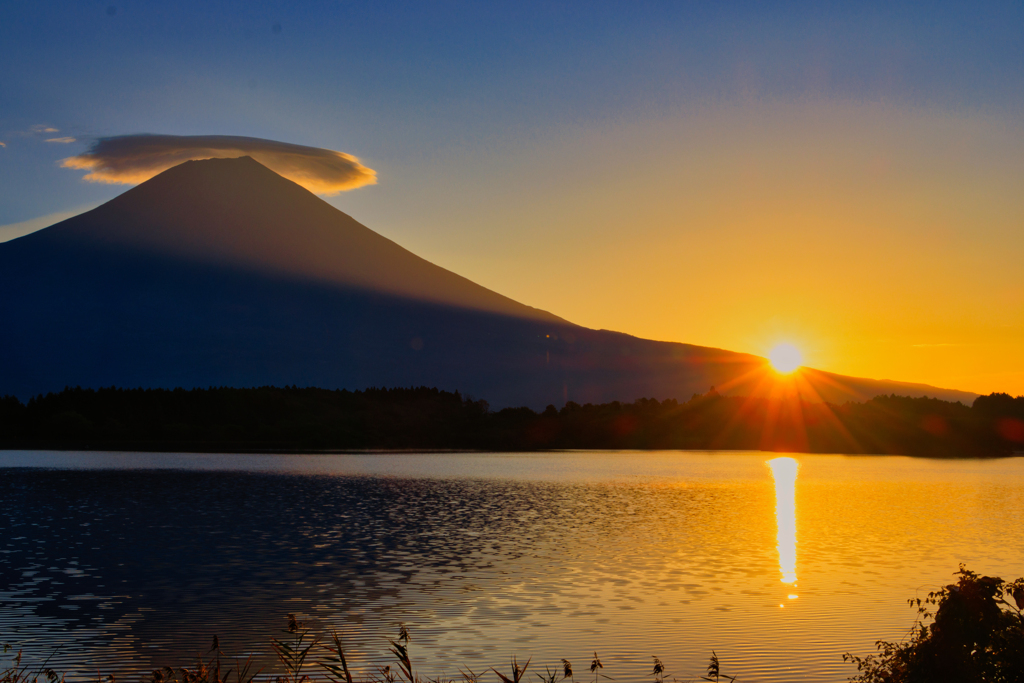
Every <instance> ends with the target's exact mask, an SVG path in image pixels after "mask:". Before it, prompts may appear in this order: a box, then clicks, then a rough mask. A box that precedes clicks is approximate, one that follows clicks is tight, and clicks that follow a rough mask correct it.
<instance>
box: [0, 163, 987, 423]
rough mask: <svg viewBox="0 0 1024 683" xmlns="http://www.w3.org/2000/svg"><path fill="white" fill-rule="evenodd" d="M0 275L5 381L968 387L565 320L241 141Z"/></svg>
mask: <svg viewBox="0 0 1024 683" xmlns="http://www.w3.org/2000/svg"><path fill="white" fill-rule="evenodd" d="M0 288H2V291H3V292H5V295H4V296H3V297H2V298H0V320H3V321H5V322H6V328H5V330H4V332H3V334H2V335H0V358H2V359H3V360H2V362H0V394H4V393H13V394H15V395H17V396H19V397H22V398H27V397H29V396H31V395H34V394H36V393H40V392H45V391H52V390H57V389H60V388H63V387H64V386H65V385H71V386H75V385H81V386H92V387H97V386H110V385H118V386H131V387H135V386H147V387H176V386H182V387H195V386H201V387H205V386H211V385H218V386H219V385H226V386H258V385H265V384H275V385H291V384H297V385H315V386H321V387H325V388H341V387H346V388H364V387H367V386H409V385H420V384H424V385H429V386H437V387H439V388H444V389H459V390H462V391H464V392H467V393H470V394H472V395H475V396H477V397H482V398H486V399H488V400H489V401H491V402H492V403H493V404H494V405H495V406H499V407H500V406H508V405H530V406H532V407H539V408H542V407H543V406H544V405H546V404H548V403H555V404H562V403H564V402H565V401H567V400H572V401H576V402H579V403H585V402H605V401H612V400H623V401H629V400H633V399H635V398H639V397H645V396H648V397H656V398H659V399H664V398H679V399H686V398H689V397H690V396H691V395H692V394H694V393H703V392H705V391H707V390H708V388H709V387H710V386H712V385H714V386H716V387H719V389H720V390H721V391H727V392H729V393H733V394H740V393H746V394H766V393H771V392H777V391H780V390H787V391H797V392H799V393H801V394H803V395H805V396H807V397H810V398H821V399H825V400H829V401H833V402H842V401H845V400H863V399H865V398H869V397H871V396H874V395H876V394H878V393H894V392H895V393H901V394H906V395H923V394H927V395H931V396H937V397H941V398H946V399H948V400H964V401H970V400H972V399H973V398H974V395H973V394H968V393H966V392H956V391H948V390H939V389H934V388H931V387H917V386H916V385H914V386H913V387H911V386H910V385H901V384H898V383H891V382H878V381H875V380H861V379H857V378H844V377H840V376H837V375H830V374H828V373H821V372H818V371H809V370H808V371H805V372H803V373H802V374H801V378H802V379H801V380H800V381H799V382H797V383H796V384H792V383H791V384H792V386H791V385H787V384H786V383H785V382H783V383H781V384H780V383H779V382H778V381H776V378H775V375H774V373H772V372H771V370H769V369H768V368H767V366H766V362H765V360H764V359H762V358H759V357H757V356H751V355H747V354H738V353H732V352H729V351H723V350H720V349H711V348H706V347H699V346H692V345H688V344H675V343H665V342H655V341H649V340H643V339H637V338H635V337H631V336H629V335H625V334H620V333H615V332H608V331H603V330H590V329H587V328H583V327H580V326H577V325H573V324H571V323H569V322H567V321H565V320H562V319H561V318H559V317H557V316H555V315H553V314H551V313H548V312H545V311H541V310H538V309H535V308H531V307H529V306H525V305H523V304H520V303H518V302H515V301H513V300H511V299H509V298H507V297H504V296H502V295H500V294H497V293H495V292H492V291H490V290H488V289H486V288H484V287H480V286H479V285H476V284H475V283H473V282H470V281H469V280H467V279H465V278H463V277H461V276H459V275H456V274H454V273H451V272H450V271H447V270H444V269H443V268H439V267H438V266H435V265H433V264H431V263H429V262H427V261H425V260H423V259H421V258H419V257H418V256H415V255H414V254H412V253H410V252H408V251H407V250H405V249H403V248H402V247H400V246H398V245H397V244H395V243H393V242H391V241H390V240H387V239H385V238H384V237H381V236H380V235H377V234H376V233H374V232H373V231H371V230H369V229H368V228H366V227H364V226H362V225H360V224H359V223H358V222H356V221H354V220H353V219H352V218H350V217H349V216H347V215H345V214H344V213H342V212H340V211H338V210H337V209H334V208H333V207H331V206H330V205H329V204H327V203H326V202H323V201H322V200H320V199H318V198H317V197H315V196H314V195H312V194H310V193H309V192H307V191H306V190H304V189H303V188H301V187H299V186H298V185H296V184H294V183H292V182H290V181H288V180H285V179H284V178H281V177H280V176H278V175H277V174H275V173H273V172H272V171H270V170H269V169H266V168H265V167H263V166H261V165H260V164H258V163H257V162H255V161H253V160H252V159H249V158H247V157H243V158H239V159H210V160H206V161H191V162H187V163H184V164H182V165H180V166H177V167H175V168H172V169H170V170H168V171H165V172H164V173H162V174H160V175H158V176H156V177H155V178H153V179H151V180H149V181H147V182H145V183H143V184H141V185H139V186H138V187H136V188H133V189H131V190H129V191H127V192H125V193H124V194H123V195H121V196H119V197H117V198H115V199H113V200H111V201H110V202H108V203H106V204H104V205H103V206H101V207H99V208H97V209H95V210H93V211H90V212H88V213H85V214H82V215H80V216H76V217H75V218H72V219H69V220H66V221H63V222H61V223H58V224H56V225H54V226H52V227H50V228H47V229H45V230H42V231H39V232H37V233H33V234H31V235H28V236H26V237H22V238H19V239H16V240H13V241H11V242H7V243H4V244H0ZM780 387H781V388H780ZM787 387H788V388H787Z"/></svg>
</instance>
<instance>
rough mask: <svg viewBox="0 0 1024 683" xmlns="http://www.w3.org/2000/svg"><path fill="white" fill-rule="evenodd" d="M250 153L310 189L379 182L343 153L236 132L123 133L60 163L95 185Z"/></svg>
mask: <svg viewBox="0 0 1024 683" xmlns="http://www.w3.org/2000/svg"><path fill="white" fill-rule="evenodd" d="M241 156H250V157H252V158H253V159H255V160H256V161H258V162H260V163H261V164H263V165H264V166H266V167H267V168H269V169H271V170H272V171H274V172H275V173H278V174H280V175H282V176H284V177H285V178H288V179H289V180H291V181H293V182H296V183H298V184H299V185H302V186H303V187H304V188H306V189H307V190H309V191H310V192H314V193H316V194H320V195H333V194H337V193H339V192H344V191H346V190H354V189H355V188H357V187H362V186H363V185H373V184H375V183H376V182H377V173H376V172H375V171H374V170H373V169H370V168H367V167H365V166H363V165H362V164H360V163H359V160H358V159H356V158H355V157H354V156H351V155H349V154H344V153H343V152H335V151H333V150H330V149H320V148H318V147H305V146H303V145H292V144H289V143H287V142H276V141H274V140H263V139H260V138H247V137H240V136H236V135H121V136H118V137H111V138H100V139H99V140H97V141H96V142H95V143H93V145H92V147H91V148H90V149H89V151H87V152H85V153H84V154H79V155H78V156H73V157H69V158H67V159H64V160H63V161H62V162H61V166H63V167H64V168H75V169H80V170H83V171H89V173H88V175H86V176H85V180H88V181H90V182H94V183H120V184H125V185H134V184H137V183H141V182H145V181H147V180H149V179H150V178H152V177H153V176H155V175H156V174H158V173H161V172H163V171H166V170H167V169H169V168H171V167H172V166H177V165H178V164H181V163H184V162H186V161H192V160H198V159H220V158H233V157H241Z"/></svg>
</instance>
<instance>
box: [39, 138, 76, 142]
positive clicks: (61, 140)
mask: <svg viewBox="0 0 1024 683" xmlns="http://www.w3.org/2000/svg"><path fill="white" fill-rule="evenodd" d="M46 141H47V142H74V141H75V139H74V138H70V137H68V138H48V139H47V140H46Z"/></svg>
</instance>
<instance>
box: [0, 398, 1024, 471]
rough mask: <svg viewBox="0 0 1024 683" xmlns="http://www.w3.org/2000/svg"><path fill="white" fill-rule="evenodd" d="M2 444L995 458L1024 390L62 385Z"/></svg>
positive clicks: (7, 408) (5, 412) (1019, 412)
mask: <svg viewBox="0 0 1024 683" xmlns="http://www.w3.org/2000/svg"><path fill="white" fill-rule="evenodd" d="M0 448H6V449H44V448H53V449H75V450H79V449H81V450H152V451H171V450H173V451H210V452H230V451H321V450H326V451H330V450H339V451H344V450H377V449H381V450H403V449H409V450H413V449H416V450H435V449H436V450H459V449H466V450H485V451H531V450H548V449H626V450H628V449H637V450H647V449H701V450H704V449H712V450H714V449H723V450H725V449H744V450H757V449H760V450H770V451H789V452H805V453H851V454H896V455H915V456H926V457H941V458H955V457H991V456H1003V455H1010V454H1012V453H1014V452H1018V451H1021V450H1024V396H1019V397H1016V398H1014V397H1012V396H1009V395H1007V394H998V393H996V394H991V395H989V396H981V397H979V398H977V399H976V400H975V401H974V403H973V404H972V405H970V406H967V405H964V404H962V403H951V402H948V401H942V400H939V399H934V398H907V397H902V396H895V395H889V396H877V397H875V398H873V399H871V400H869V401H865V402H863V403H854V402H849V403H845V404H842V405H833V404H830V403H822V402H814V403H812V402H808V401H804V400H800V399H797V398H781V399H770V398H749V397H737V396H724V395H720V394H719V393H718V392H717V391H715V390H714V389H713V388H712V390H711V391H709V392H708V393H706V394H703V395H694V396H693V397H692V398H691V399H690V400H689V401H686V402H679V401H677V400H674V399H668V400H664V401H658V400H656V399H639V400H637V401H634V402H632V403H620V402H618V401H615V402H611V403H603V404H598V405H594V404H589V403H588V404H586V405H579V404H577V403H574V402H571V401H570V402H568V403H566V404H565V405H564V406H563V407H562V408H561V409H558V408H556V407H555V406H553V405H549V406H548V407H547V408H546V409H545V410H544V411H542V412H539V413H538V412H536V411H534V410H532V409H530V408H526V407H522V408H505V409H502V410H499V411H492V410H490V408H489V405H488V403H487V401H485V400H478V399H474V398H471V397H469V396H465V395H462V394H460V393H459V392H449V391H442V390H439V389H436V388H428V387H418V388H393V389H385V388H371V389H366V390H363V391H347V390H333V391H332V390H326V389H317V388H299V387H295V386H292V387H260V388H251V389H238V388H226V387H221V388H209V389H191V390H184V389H173V390H168V389H119V388H114V387H111V388H105V389H98V390H93V389H82V388H65V389H64V390H63V391H61V392H59V393H49V394H45V395H39V396H36V397H35V398H32V399H30V400H29V401H28V402H27V403H25V404H23V403H22V402H21V401H20V400H18V399H17V398H16V397H13V396H5V397H4V398H2V399H0Z"/></svg>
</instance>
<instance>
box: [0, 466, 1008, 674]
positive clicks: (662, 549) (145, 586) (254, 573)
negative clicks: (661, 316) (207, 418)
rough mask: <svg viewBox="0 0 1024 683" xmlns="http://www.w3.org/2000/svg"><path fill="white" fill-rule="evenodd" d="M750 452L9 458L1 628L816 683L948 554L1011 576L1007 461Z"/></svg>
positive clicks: (4, 634) (4, 482)
mask: <svg viewBox="0 0 1024 683" xmlns="http://www.w3.org/2000/svg"><path fill="white" fill-rule="evenodd" d="M765 460H766V457H765V454H763V453H759V452H751V453H695V452H689V453H676V452H664V453H578V452H572V453H539V454H389V455H379V454H378V455H373V454H369V455H341V456H291V455H285V456H231V455H219V456H204V455H196V454H190V455H174V454H102V453H95V454H93V453H17V452H4V453H0V528H2V529H3V530H4V535H3V537H2V538H0V640H2V641H4V642H10V643H13V644H16V645H22V646H24V647H25V649H26V654H27V655H29V656H32V657H36V656H40V658H41V656H45V655H47V654H49V652H50V648H52V646H54V645H56V644H63V647H62V648H61V649H60V650H59V651H58V652H57V654H56V656H55V658H54V661H53V662H52V664H53V665H55V666H56V667H57V668H58V669H60V670H64V671H68V672H70V673H71V674H72V675H73V677H74V678H75V679H77V680H86V679H88V680H95V678H96V673H97V671H101V672H104V673H118V674H120V675H121V676H119V677H121V678H123V676H128V678H129V679H130V680H135V678H136V677H137V676H138V674H140V673H142V672H145V671H147V670H151V669H152V668H154V667H155V666H159V665H165V664H180V663H185V662H187V661H189V660H190V659H191V658H192V657H193V656H195V654H197V653H199V652H203V651H205V650H206V649H207V648H208V647H209V643H210V641H211V640H212V637H213V635H215V634H216V635H219V636H220V643H221V646H222V648H223V649H224V651H225V652H226V653H229V654H246V653H250V652H252V653H254V654H255V655H256V657H257V659H260V658H263V659H264V661H269V659H270V654H269V652H268V645H267V644H268V642H269V639H270V637H272V636H276V635H278V634H279V630H280V628H281V627H282V626H283V625H284V616H285V614H286V613H288V612H296V613H298V614H299V615H300V617H301V618H303V619H305V620H306V621H307V622H308V623H310V624H311V625H313V626H314V627H316V628H330V627H337V628H338V629H339V630H340V631H341V633H342V635H343V636H344V638H345V641H346V643H347V645H348V647H349V654H350V661H351V662H352V663H354V664H356V665H357V666H359V667H360V668H361V670H363V671H368V670H370V669H371V667H373V666H374V665H376V664H378V663H383V662H384V660H385V657H384V655H386V653H387V644H386V641H385V640H384V636H385V635H388V636H394V635H395V634H396V629H397V623H398V622H400V621H401V622H404V623H406V624H407V625H408V627H409V628H410V631H411V633H412V641H411V653H412V658H413V662H414V664H415V665H416V666H417V668H418V670H419V671H420V673H422V674H424V675H428V676H437V675H439V674H441V673H442V672H446V673H447V674H448V675H451V674H452V673H456V675H457V671H458V667H459V666H463V667H466V666H468V667H470V668H472V669H473V670H474V671H482V670H485V669H486V667H488V666H492V665H501V664H502V663H506V664H507V662H508V660H509V658H510V657H511V656H513V655H515V656H517V657H518V658H519V661H525V660H526V659H527V658H528V657H533V660H532V661H533V662H534V665H533V666H537V667H538V669H539V670H541V671H543V667H544V666H545V665H550V666H552V667H556V666H557V665H558V663H559V661H558V660H559V659H561V658H562V657H565V658H567V659H569V660H570V661H572V662H573V663H575V664H576V666H577V668H578V667H579V666H581V664H580V663H581V662H582V663H583V664H585V663H586V662H589V661H590V658H591V657H592V653H593V651H594V650H597V652H598V653H599V654H600V656H601V659H602V661H603V662H604V665H605V671H606V672H607V673H608V674H609V675H611V676H613V677H614V678H615V679H616V680H617V681H620V683H621V682H623V681H634V680H635V681H639V680H649V679H647V678H646V674H648V673H649V672H650V661H651V660H650V655H652V654H655V655H658V656H659V657H660V658H661V659H662V661H664V662H665V664H666V666H667V667H669V668H668V671H669V673H670V674H671V675H673V676H675V677H677V678H679V679H681V680H686V679H689V678H695V677H696V676H697V675H698V674H699V673H701V672H703V670H704V666H705V665H706V663H707V657H708V656H709V655H710V652H711V650H712V649H714V650H715V651H716V652H717V653H718V654H719V656H720V657H721V659H722V663H723V664H722V665H723V670H724V671H726V672H728V673H729V674H730V675H737V676H739V678H740V680H743V681H745V683H756V682H757V681H789V682H793V683H796V682H800V681H804V682H810V681H815V682H819V681H821V682H824V681H837V680H844V679H845V678H846V677H848V676H849V675H850V674H851V673H852V671H851V670H850V667H849V666H848V665H845V664H844V663H843V662H842V658H841V655H842V653H843V652H846V651H854V652H858V653H862V654H867V653H870V652H872V651H873V647H874V646H873V644H874V641H875V640H878V639H880V638H885V639H898V638H900V637H902V636H903V635H904V634H905V633H906V631H907V629H908V628H909V625H910V624H911V622H912V620H913V612H912V610H909V609H908V608H907V607H906V599H907V598H910V597H914V596H915V595H916V594H917V593H916V592H915V591H917V590H918V587H920V586H926V589H925V590H930V589H931V587H938V586H941V585H945V584H946V583H949V582H950V577H951V575H952V572H953V571H955V570H956V568H957V565H958V563H959V562H961V561H962V562H966V563H968V565H969V566H970V567H971V568H972V569H975V570H977V571H980V572H983V573H987V574H995V575H1002V576H1004V578H1012V577H1016V576H1019V575H1020V574H1021V573H1024V572H1022V571H1021V567H1022V566H1024V539H1022V538H1018V536H1019V535H1018V536H1013V535H1010V536H1007V535H1006V534H1005V529H1007V528H1021V527H1024V460H1022V459H1019V458H1016V459H1005V460H999V461H958V462H942V461H927V460H914V459H910V458H871V457H859V458H855V457H844V456H800V467H799V471H800V486H799V488H796V487H795V486H794V483H795V477H796V467H795V464H796V463H795V461H791V460H790V459H788V458H780V459H778V460H777V461H773V462H775V463H777V464H774V465H771V466H770V468H769V467H766V466H765ZM786 460H790V462H792V464H791V465H788V464H784V463H785V461H786ZM29 465H36V466H40V465H42V466H45V467H46V468H39V467H36V468H32V467H28V466H29ZM90 467H92V468H101V469H89V468H90ZM773 481H774V486H773ZM797 507H799V510H800V520H799V523H800V529H799V538H800V599H799V600H791V601H788V602H787V597H788V596H789V595H791V594H792V593H794V592H795V590H794V585H793V584H794V583H795V580H796V555H795V542H796V528H795V522H796V519H795V511H796V509H797ZM780 569H781V574H782V578H783V581H782V582H780V581H779V576H780ZM789 579H792V582H791V581H789ZM780 604H785V607H786V608H785V609H779V605H780ZM37 661H38V660H37ZM533 666H531V671H532V670H533Z"/></svg>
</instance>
